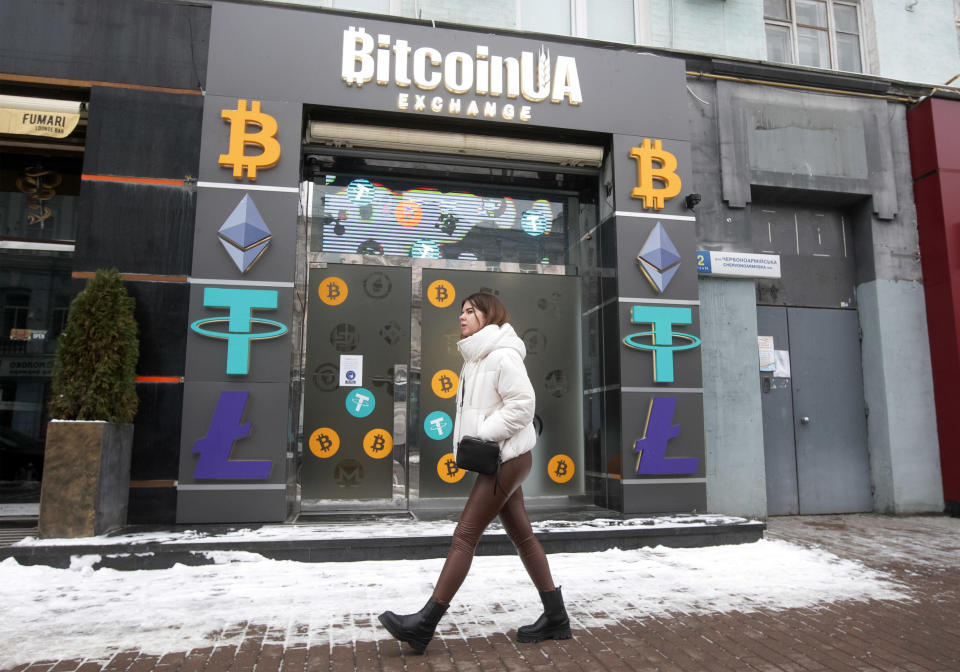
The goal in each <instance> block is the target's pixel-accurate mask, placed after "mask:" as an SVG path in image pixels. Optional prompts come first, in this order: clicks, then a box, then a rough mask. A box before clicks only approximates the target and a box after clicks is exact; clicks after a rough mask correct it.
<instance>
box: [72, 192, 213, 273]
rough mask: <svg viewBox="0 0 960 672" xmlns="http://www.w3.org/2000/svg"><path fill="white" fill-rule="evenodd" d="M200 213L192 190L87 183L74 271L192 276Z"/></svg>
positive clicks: (80, 210)
mask: <svg viewBox="0 0 960 672" xmlns="http://www.w3.org/2000/svg"><path fill="white" fill-rule="evenodd" d="M195 208H196V191H195V190H194V189H193V188H191V187H176V186H166V185H155V184H130V183H118V182H96V181H89V180H88V181H84V183H83V187H82V190H81V195H80V207H79V215H78V221H77V249H76V253H75V254H74V261H73V263H74V266H73V269H74V270H75V271H94V270H96V269H98V268H109V267H116V268H117V269H118V270H119V271H120V272H121V273H145V274H155V275H187V274H188V273H189V272H190V257H191V252H192V249H193V244H192V243H193V220H194V213H195Z"/></svg>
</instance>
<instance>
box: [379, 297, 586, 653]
mask: <svg viewBox="0 0 960 672" xmlns="http://www.w3.org/2000/svg"><path fill="white" fill-rule="evenodd" d="M508 319H509V316H508V314H507V309H506V308H505V307H504V305H503V304H502V303H501V302H500V299H498V298H497V297H495V296H493V295H492V294H483V293H478V294H473V295H471V296H468V297H467V298H466V299H464V301H463V304H462V305H461V309H460V337H461V340H460V341H459V342H458V343H457V347H458V348H459V350H460V354H461V355H462V356H463V369H462V370H461V371H460V389H459V391H458V392H457V417H456V421H455V423H454V430H453V447H454V454H455V455H456V450H457V445H458V444H459V442H460V439H461V438H462V437H465V436H475V437H478V438H480V439H483V440H486V441H496V442H497V443H499V444H500V462H501V464H500V471H499V473H498V474H477V480H476V482H475V483H474V485H473V490H471V492H470V497H469V498H468V499H467V503H466V505H465V506H464V507H463V513H462V514H461V515H460V522H459V523H457V528H456V530H454V533H453V543H452V544H451V545H450V550H449V552H448V553H447V560H446V562H445V563H444V565H443V570H442V571H441V572H440V578H439V579H437V583H436V586H435V587H434V589H433V595H432V596H431V597H430V599H429V600H427V603H426V605H424V607H423V609H421V610H420V611H419V612H417V613H415V614H408V615H406V616H398V615H397V614H394V613H393V612H392V611H386V612H384V613H382V614H380V622H381V623H382V624H383V627H385V628H386V629H387V630H389V631H390V634H391V635H393V636H394V637H396V638H397V639H399V640H400V641H401V642H407V643H408V644H409V645H410V646H412V647H413V648H414V650H415V651H417V652H418V653H423V650H424V649H426V648H427V644H429V643H430V640H431V639H432V638H433V633H434V631H435V630H436V627H437V623H438V622H439V621H440V618H441V617H442V616H443V614H444V613H446V611H447V607H449V606H450V601H451V600H452V599H453V596H454V595H456V593H457V590H458V589H459V588H460V585H461V584H462V583H463V581H464V579H465V578H466V577H467V572H468V571H469V570H470V563H471V562H472V561H473V554H474V551H475V550H476V547H477V543H478V542H479V541H480V536H481V535H482V534H483V531H484V530H485V529H486V528H487V525H489V524H490V523H491V522H492V521H493V519H494V518H495V517H496V516H497V515H499V516H500V520H501V522H502V523H503V528H504V530H506V532H507V534H508V535H509V536H510V539H511V540H512V541H513V543H514V545H515V546H516V547H517V551H518V552H519V554H520V559H521V561H522V562H523V566H524V567H525V568H526V570H527V573H528V574H529V575H530V578H531V579H532V580H533V584H534V585H535V586H536V588H537V590H538V591H540V599H541V601H542V602H543V611H544V613H543V614H542V615H541V616H540V618H538V619H537V620H536V622H535V623H533V624H531V625H525V626H521V627H520V628H518V629H517V641H520V642H540V641H543V640H545V639H570V621H569V619H568V618H567V612H566V609H565V608H564V605H563V596H562V595H561V593H560V588H559V587H556V586H554V584H553V578H552V577H551V575H550V566H549V564H548V563H547V556H546V554H545V553H544V552H543V547H542V546H540V542H539V541H538V540H537V538H536V537H535V536H534V534H533V530H532V529H531V527H530V519H529V517H528V516H527V510H526V508H525V507H524V505H523V491H522V490H521V488H520V484H521V483H523V481H524V479H525V478H526V477H527V475H528V474H529V473H530V467H531V465H532V464H533V458H532V456H531V454H530V451H531V450H532V449H533V446H534V444H535V443H536V440H537V437H536V431H535V430H534V428H533V414H534V407H535V402H536V399H535V396H534V392H533V386H532V385H531V384H530V378H529V377H528V376H527V370H526V368H525V367H524V365H523V358H524V357H525V356H526V354H527V351H526V347H524V345H523V341H522V340H521V339H520V338H519V337H518V336H517V334H516V332H515V331H514V330H513V327H511V326H510V325H509V324H508V323H507V320H508Z"/></svg>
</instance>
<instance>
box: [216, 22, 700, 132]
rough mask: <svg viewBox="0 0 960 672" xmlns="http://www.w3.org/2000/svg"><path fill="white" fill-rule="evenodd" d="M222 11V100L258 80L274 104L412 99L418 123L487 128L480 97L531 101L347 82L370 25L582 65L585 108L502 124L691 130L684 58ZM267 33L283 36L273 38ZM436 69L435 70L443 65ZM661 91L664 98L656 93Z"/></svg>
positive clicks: (392, 106)
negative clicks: (347, 47)
mask: <svg viewBox="0 0 960 672" xmlns="http://www.w3.org/2000/svg"><path fill="white" fill-rule="evenodd" d="M213 12H214V20H213V29H212V31H211V53H213V54H214V55H215V60H214V61H212V62H211V63H210V77H209V85H208V90H209V91H210V93H212V94H214V95H219V96H232V97H245V96H248V95H252V86H251V84H252V83H253V82H256V94H257V95H258V96H261V97H262V98H264V99H269V100H286V101H295V102H296V101H302V102H307V103H316V104H320V105H327V106H332V107H343V108H357V109H362V110H367V111H385V112H386V111H397V108H398V96H399V95H400V94H408V95H409V99H410V101H409V102H410V108H411V109H410V110H408V111H407V112H405V113H404V114H406V115H409V116H411V117H412V118H418V119H421V120H429V119H430V118H454V119H461V120H464V121H468V122H470V121H476V122H477V124H478V125H483V123H484V119H483V117H482V114H481V115H480V116H478V117H475V118H471V117H468V116H466V114H465V111H466V107H467V105H468V103H469V101H471V100H474V99H476V100H477V101H479V103H480V105H481V106H482V103H483V102H497V103H498V115H499V113H500V110H501V109H502V108H501V107H500V106H502V105H503V104H504V103H512V104H515V105H517V106H519V105H522V104H525V103H526V101H524V100H523V99H522V98H516V99H508V98H505V97H500V98H494V97H491V96H486V95H476V94H474V93H472V89H471V92H467V93H464V94H454V93H452V92H451V91H448V90H445V89H444V87H443V86H442V85H440V86H438V87H437V88H436V89H435V90H432V91H420V90H418V89H416V88H415V87H414V86H409V87H407V88H401V87H398V86H396V85H394V84H393V83H392V82H390V83H387V84H385V85H379V86H378V85H377V84H376V83H375V82H374V81H370V82H369V83H368V84H366V85H364V86H356V85H354V86H349V85H348V84H347V83H346V82H345V81H344V79H343V70H342V65H343V42H344V33H345V31H346V30H348V29H349V28H350V27H351V26H352V27H355V28H356V29H357V30H359V29H360V28H362V29H364V31H365V32H366V34H368V35H370V36H373V37H374V40H377V38H379V36H380V35H384V36H387V38H388V40H392V41H394V42H395V41H397V40H406V41H407V43H408V45H409V47H410V48H411V49H418V48H421V47H431V48H433V49H436V50H438V51H439V52H440V54H441V55H446V54H449V53H451V52H461V53H464V54H466V55H467V56H469V57H470V58H471V59H473V58H475V57H476V51H477V47H478V46H486V47H488V48H489V56H490V58H491V59H492V57H493V56H502V57H504V58H508V57H513V58H517V59H519V58H520V54H521V52H522V51H528V52H531V53H532V54H538V53H539V50H540V48H541V45H542V46H543V48H544V50H545V51H549V56H550V58H551V59H556V58H557V57H558V56H564V57H572V58H575V59H576V66H577V72H578V75H579V82H580V86H581V88H582V93H583V102H582V103H580V104H579V105H575V106H574V105H569V104H568V103H567V102H566V101H564V102H562V103H559V104H558V103H551V102H549V100H547V101H543V102H540V103H526V104H529V105H530V107H531V119H530V121H528V122H523V121H520V120H519V119H514V120H513V121H510V122H505V121H504V119H503V118H502V116H498V117H497V118H498V120H499V121H500V122H501V123H510V124H512V125H515V126H523V125H529V126H540V127H546V128H561V129H582V130H589V131H601V132H602V131H607V132H619V133H631V132H634V131H635V129H637V128H641V129H643V132H646V133H650V134H652V136H653V137H659V138H681V139H682V138H685V137H686V135H687V132H688V126H687V119H686V115H685V114H672V113H671V111H672V110H676V111H678V112H679V111H682V110H684V109H685V106H686V100H685V96H686V91H685V89H684V79H683V70H684V62H683V61H682V60H679V59H669V58H663V57H659V56H653V55H650V54H641V53H636V52H630V51H626V50H613V49H596V48H588V47H584V46H580V45H574V44H567V43H560V42H544V41H542V40H540V39H535V38H522V37H515V36H512V35H511V36H505V35H492V34H490V33H485V32H483V31H477V32H474V31H467V30H447V29H444V30H437V29H434V28H432V27H429V26H426V25H411V24H407V23H404V24H397V23H387V22H385V21H378V20H373V19H366V18H362V17H343V16H337V15H333V14H325V13H322V12H309V11H302V10H296V9H292V8H289V9H287V8H285V9H279V8H276V7H266V6H255V5H242V4H234V3H218V4H216V5H215V6H214V10H213ZM264 35H271V36H277V38H276V39H264ZM305 45H310V46H309V47H305ZM305 48H307V49H309V57H305V51H304V50H305ZM411 60H412V59H411ZM488 62H489V60H488ZM427 69H428V71H429V72H433V71H434V70H436V71H439V70H440V69H441V68H434V67H433V66H430V67H428V68H427ZM411 70H412V68H411ZM351 72H352V71H351ZM408 72H410V71H409V70H408ZM391 79H392V68H391ZM612 91H616V92H617V99H616V102H615V103H611V101H610V92H612ZM651 91H655V92H656V95H650V92H651ZM415 94H425V95H426V96H427V102H428V107H427V108H426V111H424V112H415V111H413V110H412V108H413V105H414V95H415ZM434 96H440V97H442V98H443V100H444V109H443V111H441V112H436V113H435V112H432V111H430V107H429V101H430V100H431V99H432V98H433V97H434ZM450 98H460V99H462V101H463V111H462V112H461V114H459V115H458V114H450V113H449V111H448V106H449V99H450ZM488 123H489V122H488Z"/></svg>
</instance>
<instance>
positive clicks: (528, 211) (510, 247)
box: [311, 174, 567, 264]
mask: <svg viewBox="0 0 960 672" xmlns="http://www.w3.org/2000/svg"><path fill="white" fill-rule="evenodd" d="M565 208H566V201H565V199H563V198H562V197H561V196H558V195H551V196H550V197H544V196H543V194H534V193H531V194H530V195H527V194H526V193H523V192H518V191H512V192H509V193H508V192H505V191H504V190H503V189H502V188H500V190H497V189H496V188H480V187H478V188H475V189H474V188H471V189H469V190H468V189H464V188H453V187H446V188H441V187H439V186H436V185H434V184H423V183H413V182H411V181H408V180H400V179H390V180H389V181H388V180H382V179H379V178H375V177H370V178H366V177H354V176H340V175H336V176H335V175H329V174H328V175H325V176H324V177H323V183H322V184H321V183H320V181H319V180H318V181H317V182H315V183H314V184H313V197H312V208H311V215H312V217H313V218H314V222H315V223H314V225H313V227H312V234H311V235H312V238H311V249H314V250H318V249H319V250H322V251H324V252H333V253H347V254H354V253H360V254H377V255H387V256H403V257H413V258H418V259H469V260H479V261H496V262H500V261H513V262H521V263H536V264H563V263H566V255H567V237H566V227H565V226H564V224H563V223H564V221H565V217H566V213H565ZM317 224H319V226H318V225H317Z"/></svg>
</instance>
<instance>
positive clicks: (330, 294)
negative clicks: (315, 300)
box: [317, 275, 350, 306]
mask: <svg viewBox="0 0 960 672" xmlns="http://www.w3.org/2000/svg"><path fill="white" fill-rule="evenodd" d="M349 293H350V291H349V290H348V289H347V283H346V282H344V281H343V280H341V279H340V278H338V277H336V276H333V275H331V276H330V277H327V278H324V279H323V280H321V281H320V285H319V286H318V287H317V296H319V297H320V300H321V301H323V302H324V303H325V304H327V305H328V306H339V305H340V304H341V303H343V302H344V301H346V300H347V294H349Z"/></svg>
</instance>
